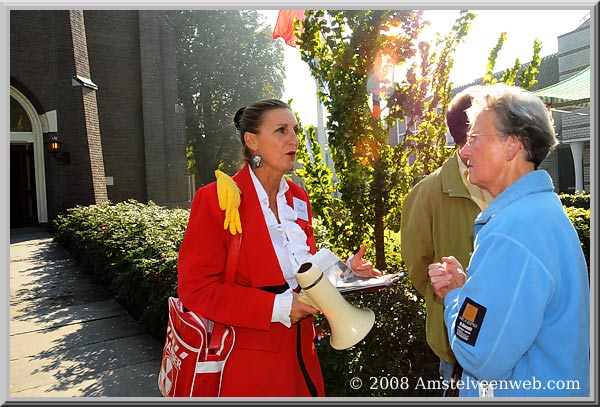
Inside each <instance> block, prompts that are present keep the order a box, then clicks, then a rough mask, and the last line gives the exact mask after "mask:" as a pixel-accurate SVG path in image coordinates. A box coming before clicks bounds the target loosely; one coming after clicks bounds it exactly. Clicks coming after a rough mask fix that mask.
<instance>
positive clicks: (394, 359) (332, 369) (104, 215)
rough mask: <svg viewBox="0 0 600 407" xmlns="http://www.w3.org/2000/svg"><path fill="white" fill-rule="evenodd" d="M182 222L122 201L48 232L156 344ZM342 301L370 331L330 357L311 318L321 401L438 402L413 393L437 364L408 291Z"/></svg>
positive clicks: (181, 214)
mask: <svg viewBox="0 0 600 407" xmlns="http://www.w3.org/2000/svg"><path fill="white" fill-rule="evenodd" d="M188 217H189V211H187V210H173V209H165V208H162V207H159V206H157V205H155V204H154V203H152V202H151V203H149V204H147V205H144V204H141V203H139V202H136V201H133V200H130V201H127V202H124V203H119V204H116V205H113V204H110V203H106V204H100V205H92V206H86V207H83V206H78V207H75V208H73V209H69V210H68V211H67V212H66V213H64V214H63V215H61V216H59V217H58V218H57V220H56V221H54V224H53V226H54V228H55V239H56V240H57V241H58V242H59V243H60V244H61V245H63V246H64V247H65V248H66V249H68V250H69V251H70V252H71V254H72V255H73V256H74V257H75V258H76V259H77V260H78V261H79V263H80V265H81V266H82V267H84V268H85V269H87V270H89V271H91V272H92V273H93V275H94V276H96V278H97V279H98V280H99V282H101V283H102V284H103V285H104V286H105V287H107V288H108V289H109V290H110V291H111V292H112V293H113V295H114V296H115V297H116V299H117V300H118V301H119V303H121V304H122V305H123V307H125V308H126V309H127V310H128V311H129V312H130V313H131V314H132V315H133V316H134V317H135V318H137V319H139V321H140V322H141V324H142V325H143V326H144V327H145V328H146V329H147V330H148V331H149V332H150V333H151V334H152V335H153V336H154V337H155V338H156V339H158V340H159V341H164V338H165V328H166V324H167V302H166V299H167V297H168V296H169V295H176V287H177V268H176V266H177V250H178V249H179V245H180V244H181V240H182V239H183V235H184V232H185V226H186V224H187V220H188ZM348 300H349V302H351V303H352V304H354V305H356V306H358V307H369V308H371V309H372V310H373V311H374V312H375V315H376V325H375V327H374V328H373V329H372V330H371V332H370V333H369V334H368V335H367V337H366V338H365V339H364V340H363V341H361V342H360V343H359V344H358V345H356V346H354V347H353V348H351V349H348V350H343V351H338V350H334V349H332V348H331V346H330V345H329V336H328V335H327V332H328V330H329V326H328V323H327V322H326V320H325V319H324V318H323V317H322V316H318V317H317V323H316V326H317V328H318V329H319V330H320V331H321V332H322V333H324V334H325V336H324V337H323V338H322V340H321V341H320V342H318V343H317V345H316V346H317V349H318V352H319V356H320V360H321V364H322V368H323V369H322V370H323V375H324V378H325V383H326V391H327V394H328V395H329V396H340V397H341V396H348V397H351V396H391V395H403V396H411V395H430V396H437V395H439V394H440V392H439V391H435V390H433V391H429V392H427V391H425V392H424V391H423V390H422V389H413V387H414V386H413V385H412V383H415V380H416V378H418V377H422V378H423V379H424V380H428V379H436V378H437V365H438V361H437V358H436V357H435V356H434V355H433V353H432V352H431V351H430V350H429V347H428V346H427V343H426V341H425V328H424V326H425V318H424V316H425V314H424V304H423V302H422V300H420V299H418V298H417V297H416V296H415V295H414V294H413V290H412V287H411V286H410V283H409V282H408V281H405V282H404V283H403V284H399V285H398V286H396V287H395V288H393V289H385V290H382V291H377V292H374V293H366V294H364V295H356V294H354V295H349V296H348ZM353 377H358V378H360V379H361V380H362V382H363V385H362V386H361V388H360V389H357V390H353V389H352V387H351V386H350V379H351V378H353ZM371 377H374V378H378V380H379V381H378V383H377V387H378V388H372V387H374V385H373V383H372V381H373V380H374V379H371ZM387 377H389V381H387V382H386V380H387V379H385V378H387ZM380 378H383V379H380ZM393 378H395V379H393ZM403 378H406V379H403ZM409 379H410V381H411V388H409V389H405V387H406V384H404V382H402V380H409Z"/></svg>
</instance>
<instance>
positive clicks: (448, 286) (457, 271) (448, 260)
mask: <svg viewBox="0 0 600 407" xmlns="http://www.w3.org/2000/svg"><path fill="white" fill-rule="evenodd" d="M442 262H443V263H433V264H430V265H429V269H428V272H427V273H428V274H429V281H430V282H431V285H432V286H433V290H434V291H435V294H436V295H437V296H438V297H440V298H444V297H445V296H446V294H448V293H449V292H450V291H452V290H454V289H455V288H460V287H462V286H463V285H464V284H465V280H466V278H467V275H466V274H465V272H464V271H463V267H462V265H461V264H460V263H459V261H458V260H456V258H454V257H453V256H450V257H442Z"/></svg>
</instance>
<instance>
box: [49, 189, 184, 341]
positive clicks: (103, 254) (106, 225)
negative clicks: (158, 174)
mask: <svg viewBox="0 0 600 407" xmlns="http://www.w3.org/2000/svg"><path fill="white" fill-rule="evenodd" d="M188 218H189V211H188V210H185V209H165V208H163V207H161V206H158V205H156V204H154V203H153V202H150V203H148V204H141V203H139V202H136V201H134V200H129V201H126V202H123V203H119V204H116V205H113V204H111V203H103V204H99V205H91V206H77V207H75V208H72V209H69V210H67V211H66V213H64V214H62V215H60V216H58V218H57V219H56V220H55V221H54V222H53V226H54V228H55V239H56V241H58V242H59V243H60V244H61V245H63V246H64V247H65V248H66V249H67V250H69V251H70V252H71V254H72V255H73V257H74V258H75V259H77V260H78V262H79V263H80V264H81V265H82V266H83V267H84V268H85V269H87V270H89V271H91V272H92V273H93V275H94V276H95V277H96V279H97V280H98V282H100V283H101V284H102V285H103V286H105V287H106V288H107V289H108V290H109V291H110V292H111V293H112V294H113V295H114V296H115V298H116V299H117V301H118V302H119V303H120V304H121V305H123V307H125V308H126V309H127V311H128V312H130V313H131V315H133V316H134V317H135V318H136V319H138V320H139V321H140V322H141V323H142V324H143V325H144V326H145V327H146V328H147V329H148V331H149V332H150V333H151V334H152V335H153V336H155V337H156V338H157V339H158V338H162V339H160V340H164V336H165V332H166V321H167V302H166V299H167V298H168V296H169V295H176V291H177V252H178V250H179V245H180V244H181V241H182V239H183V235H184V232H185V227H186V225H187V221H188Z"/></svg>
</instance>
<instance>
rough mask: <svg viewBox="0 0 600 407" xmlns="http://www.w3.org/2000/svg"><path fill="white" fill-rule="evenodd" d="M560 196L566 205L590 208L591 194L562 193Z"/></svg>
mask: <svg viewBox="0 0 600 407" xmlns="http://www.w3.org/2000/svg"><path fill="white" fill-rule="evenodd" d="M558 197H559V198H560V201H561V202H562V204H563V205H564V206H566V207H573V208H582V209H590V194H579V195H571V194H560V195H559V196H558Z"/></svg>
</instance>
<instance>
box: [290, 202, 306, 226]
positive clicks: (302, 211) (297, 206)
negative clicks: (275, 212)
mask: <svg viewBox="0 0 600 407" xmlns="http://www.w3.org/2000/svg"><path fill="white" fill-rule="evenodd" d="M292 203H293V205H294V210H295V211H296V214H297V215H298V218H299V219H302V220H304V221H306V222H308V205H306V202H304V201H303V200H302V199H298V198H296V197H294V199H293V200H292Z"/></svg>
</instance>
